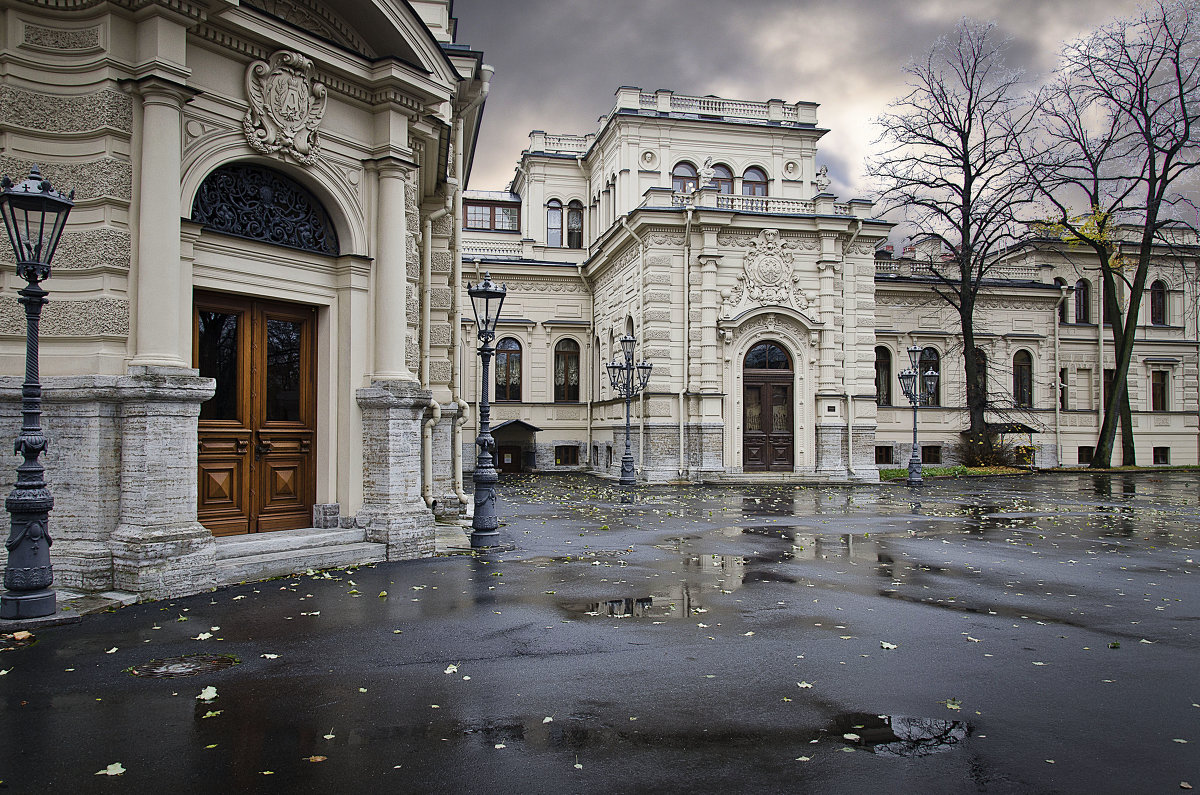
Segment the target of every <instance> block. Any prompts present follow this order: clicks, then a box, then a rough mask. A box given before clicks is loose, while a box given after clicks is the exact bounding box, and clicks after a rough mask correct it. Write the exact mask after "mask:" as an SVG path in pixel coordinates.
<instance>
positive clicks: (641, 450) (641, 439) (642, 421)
mask: <svg viewBox="0 0 1200 795" xmlns="http://www.w3.org/2000/svg"><path fill="white" fill-rule="evenodd" d="M621 226H623V227H625V231H626V232H628V233H629V236H630V237H632V238H633V239H634V240H636V241H637V243H638V305H639V310H638V315H639V317H640V319H641V327H642V346H643V347H645V345H646V337H645V334H646V244H645V242H643V240H642V239H641V238H640V237H638V236H637V233H636V232H634V231H633V227H631V226H630V225H629V213H625V214H624V215H622V216H621ZM641 404H642V413H641V417H639V418H638V472H639V473H640V472H642V471H643V470H644V468H645V467H644V462H645V454H646V393H645V391H643V392H642V394H641Z"/></svg>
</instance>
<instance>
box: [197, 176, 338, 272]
mask: <svg viewBox="0 0 1200 795" xmlns="http://www.w3.org/2000/svg"><path fill="white" fill-rule="evenodd" d="M191 220H193V221H195V222H196V223H198V224H204V226H205V228H206V229H211V230H213V231H215V232H221V233H222V234H226V235H236V236H237V237H245V238H249V239H250V240H261V241H262V242H264V243H271V244H273V245H276V246H287V247H288V248H298V249H300V250H301V251H312V252H314V253H317V254H329V255H331V256H335V257H336V256H338V255H339V254H341V250H340V249H339V248H338V236H337V231H336V230H335V229H334V227H333V221H332V220H331V219H330V218H329V213H327V212H326V211H325V208H324V207H322V206H321V202H320V201H318V200H317V197H316V196H313V195H312V193H310V192H309V191H308V189H307V188H305V187H304V186H303V185H301V184H300V183H298V182H295V181H293V180H292V179H290V178H288V177H286V176H284V175H283V174H280V173H279V172H277V171H272V170H271V169H269V168H265V167H263V166H259V165H255V164H253V163H230V164H228V165H224V166H221V167H220V168H217V169H215V170H213V172H212V173H211V174H209V175H208V176H207V177H205V178H204V182H203V183H202V184H201V185H200V190H198V191H197V192H196V198H195V200H194V201H193V202H192V218H191Z"/></svg>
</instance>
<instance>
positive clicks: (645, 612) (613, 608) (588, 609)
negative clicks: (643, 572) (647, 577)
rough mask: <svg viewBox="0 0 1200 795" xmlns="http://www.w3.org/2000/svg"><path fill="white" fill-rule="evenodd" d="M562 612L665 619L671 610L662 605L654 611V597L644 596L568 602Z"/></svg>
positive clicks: (563, 606)
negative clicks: (601, 600)
mask: <svg viewBox="0 0 1200 795" xmlns="http://www.w3.org/2000/svg"><path fill="white" fill-rule="evenodd" d="M562 608H563V609H564V610H567V611H569V612H572V613H582V614H583V615H585V616H605V617H608V618H644V617H648V616H652V617H654V618H665V617H666V616H667V614H668V613H669V612H670V610H671V608H670V607H669V606H668V605H666V604H664V605H662V606H661V607H659V608H658V610H655V608H654V597H653V596H644V597H642V598H640V599H609V600H608V601H606V602H568V603H566V604H563V605H562Z"/></svg>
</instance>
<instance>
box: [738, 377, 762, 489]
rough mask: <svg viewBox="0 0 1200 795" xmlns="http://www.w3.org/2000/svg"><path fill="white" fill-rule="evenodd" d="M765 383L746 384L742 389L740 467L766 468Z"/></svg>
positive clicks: (749, 468) (747, 468) (756, 469)
mask: <svg viewBox="0 0 1200 795" xmlns="http://www.w3.org/2000/svg"><path fill="white" fill-rule="evenodd" d="M765 391H766V385H765V384H746V385H745V387H744V388H743V390H742V398H743V399H742V469H744V470H746V471H763V470H765V469H766V468H767V462H768V458H767V456H768V451H767V429H766V425H765V417H764V416H763V414H764V412H763V393H764V392H765Z"/></svg>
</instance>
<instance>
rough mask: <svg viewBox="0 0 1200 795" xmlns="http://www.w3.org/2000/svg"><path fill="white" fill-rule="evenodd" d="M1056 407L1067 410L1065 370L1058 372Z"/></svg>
mask: <svg viewBox="0 0 1200 795" xmlns="http://www.w3.org/2000/svg"><path fill="white" fill-rule="evenodd" d="M1058 407H1059V408H1060V409H1062V410H1063V411H1066V410H1067V368H1065V367H1064V368H1062V369H1061V370H1059V371H1058Z"/></svg>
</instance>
